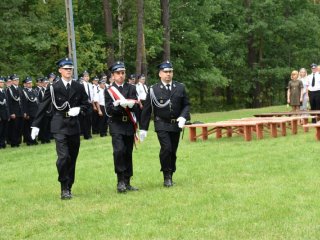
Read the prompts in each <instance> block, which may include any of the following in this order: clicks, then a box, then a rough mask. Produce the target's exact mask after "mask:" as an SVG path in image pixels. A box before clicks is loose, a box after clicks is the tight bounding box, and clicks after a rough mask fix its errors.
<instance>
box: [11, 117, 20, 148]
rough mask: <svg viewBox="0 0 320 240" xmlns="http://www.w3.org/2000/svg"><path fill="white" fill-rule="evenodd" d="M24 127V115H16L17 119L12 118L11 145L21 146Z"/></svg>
mask: <svg viewBox="0 0 320 240" xmlns="http://www.w3.org/2000/svg"><path fill="white" fill-rule="evenodd" d="M22 129H23V117H16V118H15V119H10V122H9V131H10V137H9V138H10V143H11V146H13V147H14V146H19V144H20V143H21V137H22Z"/></svg>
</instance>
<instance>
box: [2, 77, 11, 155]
mask: <svg viewBox="0 0 320 240" xmlns="http://www.w3.org/2000/svg"><path fill="white" fill-rule="evenodd" d="M4 83H5V80H4V77H2V76H1V77H0V149H1V148H6V137H7V131H8V121H9V119H10V115H9V105H8V97H7V93H6V90H5V89H4Z"/></svg>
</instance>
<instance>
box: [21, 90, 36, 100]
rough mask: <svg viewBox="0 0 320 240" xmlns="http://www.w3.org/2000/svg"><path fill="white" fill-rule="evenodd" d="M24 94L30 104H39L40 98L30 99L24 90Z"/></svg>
mask: <svg viewBox="0 0 320 240" xmlns="http://www.w3.org/2000/svg"><path fill="white" fill-rule="evenodd" d="M22 92H23V94H24V96H25V97H26V99H27V100H28V101H29V102H33V103H34V102H37V101H38V98H37V97H35V98H34V99H33V100H32V99H30V98H29V95H28V94H27V93H26V91H25V90H22Z"/></svg>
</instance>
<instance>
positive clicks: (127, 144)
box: [112, 133, 134, 180]
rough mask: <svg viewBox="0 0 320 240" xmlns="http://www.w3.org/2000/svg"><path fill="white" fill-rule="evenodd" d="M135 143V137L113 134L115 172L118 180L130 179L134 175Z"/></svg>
mask: <svg viewBox="0 0 320 240" xmlns="http://www.w3.org/2000/svg"><path fill="white" fill-rule="evenodd" d="M133 143H134V135H122V134H117V133H113V134H112V146H113V160H114V171H115V173H116V174H117V175H118V180H124V179H125V178H127V179H128V178H130V177H131V176H132V175H133V166H132V150H133Z"/></svg>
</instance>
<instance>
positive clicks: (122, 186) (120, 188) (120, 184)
mask: <svg viewBox="0 0 320 240" xmlns="http://www.w3.org/2000/svg"><path fill="white" fill-rule="evenodd" d="M117 191H118V193H125V192H126V191H127V188H126V184H125V183H124V182H123V181H120V182H118V185H117Z"/></svg>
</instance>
